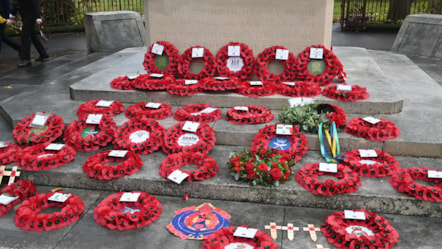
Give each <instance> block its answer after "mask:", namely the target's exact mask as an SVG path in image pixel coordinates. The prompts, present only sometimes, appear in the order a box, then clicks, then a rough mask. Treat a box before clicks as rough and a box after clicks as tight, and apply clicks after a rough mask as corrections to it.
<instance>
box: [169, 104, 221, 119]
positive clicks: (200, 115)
mask: <svg viewBox="0 0 442 249" xmlns="http://www.w3.org/2000/svg"><path fill="white" fill-rule="evenodd" d="M222 116H223V113H222V112H221V110H220V109H219V108H218V107H216V106H213V105H208V104H204V103H202V104H189V105H186V106H183V107H181V108H179V109H178V110H176V112H175V115H174V116H173V117H174V118H175V120H178V121H192V122H202V123H210V122H215V121H217V120H218V119H220V118H222Z"/></svg>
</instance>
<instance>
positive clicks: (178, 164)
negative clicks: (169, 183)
mask: <svg viewBox="0 0 442 249" xmlns="http://www.w3.org/2000/svg"><path fill="white" fill-rule="evenodd" d="M190 164H191V165H195V166H196V167H197V169H192V170H185V169H182V166H184V165H190ZM218 169H219V168H218V164H217V163H216V160H215V159H213V158H212V157H209V156H208V155H206V154H202V153H200V152H191V153H189V152H180V153H174V154H169V155H168V156H167V157H166V158H165V159H164V160H163V161H162V162H161V165H160V169H159V174H160V176H162V177H163V178H165V179H167V177H168V176H169V175H170V174H172V173H173V172H174V171H175V170H180V171H182V172H184V173H187V174H189V177H187V178H186V180H187V181H188V182H193V181H202V180H205V179H209V178H211V177H212V176H215V175H216V173H218Z"/></svg>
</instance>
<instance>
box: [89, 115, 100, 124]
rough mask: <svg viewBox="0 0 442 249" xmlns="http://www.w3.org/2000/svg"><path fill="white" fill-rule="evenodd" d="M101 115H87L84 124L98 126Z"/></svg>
mask: <svg viewBox="0 0 442 249" xmlns="http://www.w3.org/2000/svg"><path fill="white" fill-rule="evenodd" d="M102 118H103V114H89V115H87V119H86V124H100V122H101V119H102Z"/></svg>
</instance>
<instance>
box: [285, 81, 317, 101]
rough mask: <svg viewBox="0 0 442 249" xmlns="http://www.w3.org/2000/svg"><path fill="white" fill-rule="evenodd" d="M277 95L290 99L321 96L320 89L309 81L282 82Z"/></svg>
mask: <svg viewBox="0 0 442 249" xmlns="http://www.w3.org/2000/svg"><path fill="white" fill-rule="evenodd" d="M278 94H280V95H283V96H290V97H314V96H318V95H319V94H321V87H319V85H318V84H316V83H313V82H309V81H293V82H282V83H281V84H279V85H278Z"/></svg>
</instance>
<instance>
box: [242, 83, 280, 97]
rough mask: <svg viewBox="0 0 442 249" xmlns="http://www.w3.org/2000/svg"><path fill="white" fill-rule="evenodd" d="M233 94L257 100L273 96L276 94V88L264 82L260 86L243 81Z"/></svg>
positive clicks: (272, 84)
mask: <svg viewBox="0 0 442 249" xmlns="http://www.w3.org/2000/svg"><path fill="white" fill-rule="evenodd" d="M235 92H236V93H237V94H241V95H244V96H249V97H254V98H258V97H262V96H270V95H274V94H276V93H277V92H278V88H277V86H276V85H275V84H274V83H272V82H269V81H264V82H262V84H261V85H252V84H250V81H248V80H244V81H242V82H241V86H240V87H239V88H238V89H236V91H235Z"/></svg>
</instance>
